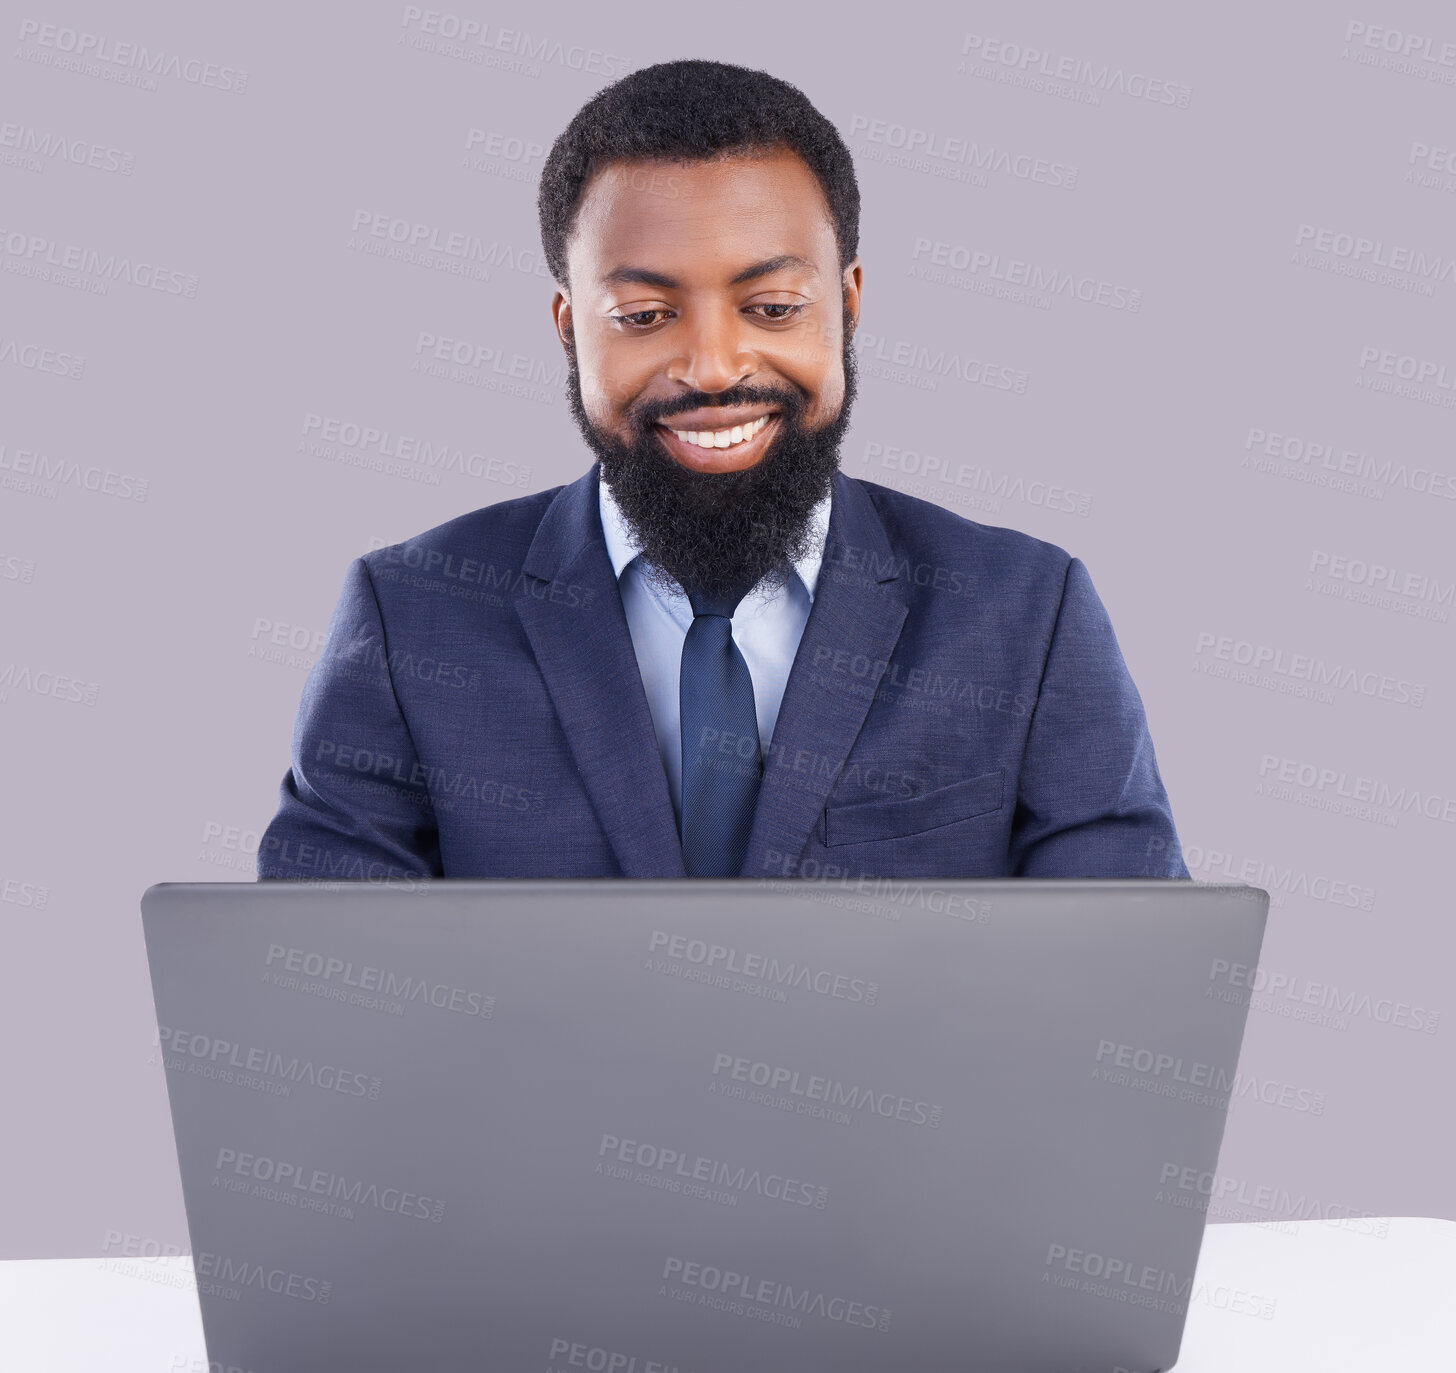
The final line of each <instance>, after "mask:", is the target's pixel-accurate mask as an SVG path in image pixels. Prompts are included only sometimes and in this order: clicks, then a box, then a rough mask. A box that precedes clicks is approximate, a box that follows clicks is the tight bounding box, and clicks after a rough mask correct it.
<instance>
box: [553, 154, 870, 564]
mask: <svg viewBox="0 0 1456 1373" xmlns="http://www.w3.org/2000/svg"><path fill="white" fill-rule="evenodd" d="M567 262H568V274H569V277H570V282H569V289H568V291H566V292H562V291H558V292H557V293H556V295H555V296H554V297H553V298H552V302H551V306H552V316H553V319H554V320H555V323H556V328H557V333H558V335H559V336H560V338H561V340H562V343H563V345H564V347H565V348H566V354H567V366H568V372H569V380H570V386H569V390H568V396H569V399H570V402H571V407H572V414H573V416H574V417H575V419H576V422H577V424H578V426H579V427H580V429H581V431H582V435H583V437H584V438H585V439H586V441H587V443H588V445H589V446H590V447H591V448H592V450H593V451H594V452H595V453H596V455H597V457H598V459H599V460H600V462H601V471H602V477H603V479H604V480H605V481H606V482H607V483H608V485H609V486H610V487H611V490H612V494H613V496H614V497H615V498H616V501H617V504H618V505H619V506H620V507H621V510H622V513H623V515H624V516H625V517H626V519H627V522H628V524H629V525H630V526H631V527H632V530H633V532H634V534H636V536H637V538H638V539H639V540H640V541H641V543H642V546H643V553H644V555H645V557H646V559H647V561H648V562H649V564H650V565H651V566H649V568H648V575H649V576H654V577H655V578H656V579H657V580H658V582H659V584H665V578H664V575H663V574H665V576H666V578H670V579H671V580H672V581H675V582H677V583H679V584H681V585H683V586H685V587H689V588H702V589H704V590H709V591H721V590H724V589H727V588H729V587H732V586H736V585H737V586H752V585H754V584H756V583H757V582H758V580H759V579H760V578H762V577H765V576H766V577H768V579H769V584H770V585H779V584H781V583H782V582H783V580H784V579H785V578H786V577H787V576H789V575H790V572H791V559H793V558H796V557H798V556H799V555H800V554H802V553H803V552H804V550H805V547H806V546H807V542H808V517H809V514H810V512H811V511H812V509H813V507H814V506H815V504H816V503H817V502H818V501H819V500H820V499H821V498H822V497H823V496H824V495H826V494H827V493H828V491H829V489H830V482H831V480H832V478H833V474H834V471H835V470H836V468H837V467H838V465H839V441H840V439H841V437H842V435H843V433H844V430H845V428H846V427H847V425H848V422H849V410H850V405H851V403H852V401H853V398H854V389H855V374H854V355H853V352H852V350H851V347H850V340H851V335H852V332H853V328H854V325H855V322H856V321H857V320H858V318H859V287H860V267H859V261H858V259H855V261H854V262H853V263H851V264H850V265H849V267H847V268H846V269H845V270H844V271H843V272H842V273H841V271H840V269H839V256H838V246H837V243H836V241H835V236H834V229H833V225H832V223H831V221H830V219H829V212H828V208H827V205H826V203H825V200H824V194H823V192H822V190H821V189H820V187H819V183H818V181H817V180H816V179H815V177H814V174H813V173H812V172H811V171H810V170H809V168H808V166H807V165H806V164H805V163H804V162H803V161H802V159H800V158H799V157H798V156H797V155H796V154H794V153H791V152H786V151H784V152H775V153H773V154H770V155H765V156H761V157H758V156H738V157H732V158H727V159H721V160H718V161H713V162H689V163H677V162H620V163H613V164H610V165H609V166H607V167H604V168H602V169H601V170H599V171H598V172H597V173H596V174H594V176H593V177H592V179H591V181H590V182H589V183H588V184H587V187H586V190H585V192H584V193H583V196H582V201H581V205H580V210H579V214H578V219H577V227H576V230H575V232H574V234H573V236H572V239H571V242H570V245H569V248H568V254H567ZM735 278H738V279H735ZM765 421H766V422H765ZM674 430H676V431H679V432H678V433H674V432H673V431H674ZM724 431H726V433H725V432H724ZM684 433H686V434H687V435H689V436H690V437H683V436H682V435H683V434H684ZM710 436H711V437H710ZM725 445H726V446H725Z"/></svg>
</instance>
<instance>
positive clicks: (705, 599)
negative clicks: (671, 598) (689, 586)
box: [688, 582, 753, 620]
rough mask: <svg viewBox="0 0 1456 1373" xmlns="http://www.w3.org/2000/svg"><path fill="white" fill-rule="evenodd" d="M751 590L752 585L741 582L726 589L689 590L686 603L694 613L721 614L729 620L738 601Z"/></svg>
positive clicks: (736, 607)
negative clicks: (716, 590)
mask: <svg viewBox="0 0 1456 1373" xmlns="http://www.w3.org/2000/svg"><path fill="white" fill-rule="evenodd" d="M752 590H753V585H751V584H745V583H742V582H740V583H739V584H738V585H737V586H734V587H731V588H730V589H729V590H727V591H719V592H712V591H699V590H689V591H688V603H689V604H690V605H691V606H692V608H693V614H694V615H722V616H723V617H724V618H725V619H728V620H731V619H732V618H733V612H734V611H735V610H737V609H738V604H739V602H740V601H742V599H743V598H744V597H745V596H746V595H748V593H749V592H750V591H752Z"/></svg>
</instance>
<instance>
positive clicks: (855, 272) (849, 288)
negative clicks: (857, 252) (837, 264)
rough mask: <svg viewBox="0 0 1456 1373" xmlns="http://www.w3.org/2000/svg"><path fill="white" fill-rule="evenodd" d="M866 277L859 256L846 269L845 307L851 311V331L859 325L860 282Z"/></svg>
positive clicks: (844, 279)
mask: <svg viewBox="0 0 1456 1373" xmlns="http://www.w3.org/2000/svg"><path fill="white" fill-rule="evenodd" d="M863 277H864V269H863V268H862V267H861V265H860V260H859V258H858V257H856V258H855V259H854V261H853V262H851V263H850V264H849V266H848V267H846V268H845V269H844V277H843V284H844V308H845V309H846V310H848V311H849V318H850V321H851V327H850V332H851V333H853V332H854V329H855V328H856V327H857V326H858V325H859V291H860V283H861V281H862V280H863Z"/></svg>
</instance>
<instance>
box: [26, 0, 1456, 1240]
mask: <svg viewBox="0 0 1456 1373" xmlns="http://www.w3.org/2000/svg"><path fill="white" fill-rule="evenodd" d="M445 4H446V5H447V6H449V5H453V6H454V7H453V8H443V9H433V8H429V7H428V6H426V5H415V4H403V3H384V0H360V2H359V3H350V4H347V5H345V4H339V3H335V4H329V5H304V6H297V5H282V4H262V5H249V6H234V7H230V8H226V9H224V10H216V9H213V8H210V7H198V6H193V5H184V4H180V3H169V2H164V0H154V2H153V3H150V4H142V5H131V6H126V7H123V8H121V9H118V8H117V7H115V6H112V5H106V4H102V3H99V0H66V2H65V3H62V4H59V5H41V4H39V3H35V4H31V3H29V2H28V0H22V2H21V3H8V2H7V3H6V4H5V5H4V6H3V9H0V32H3V36H4V39H5V43H4V51H3V53H0V614H3V634H0V729H3V733H4V753H3V756H4V773H5V787H4V816H3V826H0V835H3V839H0V848H3V859H0V895H3V901H0V950H3V953H0V960H3V967H4V970H5V982H4V988H5V990H4V996H3V998H0V1001H3V1006H4V1017H5V1033H4V1036H3V1043H4V1050H3V1052H4V1058H5V1103H4V1104H5V1108H6V1118H7V1122H8V1124H7V1128H6V1129H5V1131H4V1133H3V1142H0V1150H3V1154H4V1162H3V1180H4V1186H5V1189H6V1193H7V1198H8V1200H7V1205H6V1220H5V1224H4V1226H3V1230H0V1256H4V1257H12V1256H14V1257H20V1256H25V1257H46V1256H66V1255H86V1254H98V1253H103V1252H107V1251H108V1248H110V1249H111V1251H112V1252H115V1251H116V1250H117V1248H118V1246H117V1244H116V1243H115V1237H116V1236H118V1235H121V1236H129V1237H132V1239H130V1240H128V1241H127V1244H129V1245H131V1246H132V1247H131V1249H130V1250H129V1252H137V1251H138V1246H141V1245H146V1246H152V1245H155V1246H159V1247H163V1248H165V1247H167V1246H178V1247H181V1248H182V1249H184V1250H185V1247H186V1227H185V1222H184V1217H183V1211H182V1206H181V1196H180V1191H179V1188H178V1182H177V1175H176V1167H175V1160H174V1156H173V1153H172V1145H171V1134H170V1130H171V1126H170V1120H169V1115H168V1108H167V1097H166V1083H165V1080H164V1075H163V1069H162V1066H161V1062H160V1057H159V1049H158V1045H157V1043H156V1024H155V1017H154V1012H153V1007H152V1000H151V992H150V985H149V981H148V973H147V965H146V958H145V949H144V945H143V941H142V929H141V923H140V919H139V915H138V899H139V897H140V895H141V893H142V891H143V890H144V889H145V888H146V887H147V886H148V885H150V884H152V883H155V882H162V881H170V882H209V881H233V882H236V881H251V880H252V879H253V876H254V872H255V861H256V850H257V846H258V842H259V836H260V834H261V832H262V830H263V829H264V827H265V826H266V825H267V822H268V820H269V819H270V817H271V816H272V814H273V811H274V808H275V806H276V804H277V800H278V786H279V782H280V780H281V778H282V776H283V774H284V772H285V770H286V769H287V767H288V762H289V737H290V733H291V731H292V726H293V720H294V714H295V711H296V709H297V707H298V703H299V695H300V691H301V689H302V687H303V684H304V681H305V678H306V676H307V673H308V670H309V668H310V666H311V665H312V663H313V662H314V661H315V658H316V657H317V654H318V652H319V649H320V646H321V644H322V642H323V637H324V633H325V629H326V627H327V624H328V620H329V615H330V613H331V611H332V608H333V606H334V603H335V601H336V599H337V597H338V595H339V592H340V589H341V587H342V585H343V579H344V573H345V570H346V568H347V567H348V565H349V563H350V562H351V561H352V560H353V559H354V558H355V557H356V556H358V555H359V554H361V553H363V552H365V551H367V550H370V549H375V548H380V547H383V546H385V545H388V544H393V543H395V542H397V541H399V540H402V539H404V538H406V537H408V536H410V535H413V534H416V533H418V532H420V531H423V530H425V529H427V528H430V527H431V526H433V525H436V524H439V523H442V522H443V521H445V520H447V519H450V518H452V517H454V516H456V515H458V514H461V513H464V512H466V511H469V510H473V509H476V508H478V507H481V506H484V505H489V504H492V503H495V502H497V501H505V500H510V499H512V498H515V497H519V496H523V495H527V494H529V493H532V492H538V491H542V490H546V489H548V488H551V487H555V486H558V485H560V484H562V483H565V482H569V481H572V480H574V479H575V478H576V477H578V476H580V475H581V474H582V473H583V472H584V471H586V469H587V467H588V466H589V465H590V462H591V460H592V458H591V454H590V453H589V451H588V449H587V448H586V446H585V445H584V443H583V442H582V440H581V437H580V435H579V433H578V432H577V430H576V428H575V426H574V425H573V423H572V420H571V416H570V414H569V411H568V408H567V402H566V385H567V372H566V365H565V359H564V357H563V355H562V351H561V348H560V345H559V343H558V341H557V339H556V336H555V334H554V333H553V329H552V324H551V318H550V314H549V302H550V297H551V293H552V290H553V289H554V288H553V283H552V281H551V278H550V276H549V273H548V272H547V269H546V266H545V263H544V261H543V259H542V254H541V245H540V237H539V233H538V225H537V218H536V200H535V197H536V185H537V180H538V177H539V174H540V169H541V165H542V160H543V157H544V154H545V151H546V150H547V149H548V148H549V147H550V146H551V143H552V141H553V140H554V139H555V137H556V136H557V134H558V133H559V132H560V131H561V129H562V128H563V127H564V125H565V124H566V122H567V121H568V120H569V119H570V118H571V116H572V115H573V114H574V113H575V111H576V110H577V109H578V108H579V107H580V105H581V104H582V103H583V102H584V101H585V100H587V99H588V98H589V97H590V96H591V95H592V94H593V93H594V92H595V91H597V90H598V89H600V88H601V87H602V86H604V85H606V84H608V83H609V82H611V81H613V80H615V79H616V78H617V77H619V76H622V75H625V74H626V73H627V72H629V71H631V70H634V69H636V68H638V67H641V66H645V65H648V64H650V63H654V62H659V61H664V60H667V59H670V58H676V57H712V58H717V59H720V60H723V61H729V62H735V63H740V64H743V65H747V66H755V67H761V68H764V69H765V70H768V71H770V72H771V73H773V74H774V75H776V76H780V77H783V78H785V79H787V80H789V81H792V82H793V83H794V84H796V85H798V86H799V87H800V88H801V89H802V90H803V91H804V92H805V93H806V94H807V95H808V97H809V98H810V99H811V100H812V101H813V102H814V103H815V104H816V106H817V107H818V108H819V109H820V110H822V111H823V112H824V114H826V115H827V116H828V117H829V118H830V119H831V120H833V121H834V123H835V125H836V126H837V128H838V129H839V130H840V131H841V133H842V135H843V137H844V139H845V140H846V142H847V144H848V145H849V147H850V149H851V151H852V152H853V154H854V158H855V163H856V168H857V173H858V177H859V183H860V189H861V194H862V198H863V219H862V224H861V240H860V258H861V262H862V264H863V296H862V313H861V318H860V326H859V329H858V331H857V334H856V338H855V349H856V352H857V357H858V360H859V374H860V391H859V396H858V399H857V401H856V404H855V410H854V414H853V421H852V424H851V427H850V429H849V432H848V436H847V438H846V441H845V444H844V447H843V450H842V467H843V469H844V471H846V472H847V473H848V474H849V475H851V476H854V477H859V478H863V479H865V480H867V481H871V482H877V483H880V484H882V485H884V486H889V487H894V488H896V489H897V490H900V491H904V492H908V493H911V494H913V495H916V496H921V497H923V498H925V499H927V500H930V501H934V502H936V503H938V504H940V505H942V506H944V507H946V508H948V509H950V510H953V511H955V512H957V513H959V514H961V515H963V516H965V517H966V518H967V519H969V520H974V521H979V522H981V523H983V524H990V525H1009V526H1012V527H1014V528H1017V529H1020V530H1024V531H1026V532H1027V533H1030V534H1032V535H1035V536H1036V537H1037V538H1040V539H1044V540H1048V541H1050V542H1052V543H1055V544H1057V545H1059V546H1061V547H1062V548H1064V549H1066V550H1067V551H1068V552H1070V553H1072V554H1075V555H1076V556H1077V557H1079V558H1081V559H1082V560H1083V562H1084V563H1085V564H1086V566H1087V568H1088V570H1089V572H1090V574H1091V577H1092V579H1093V582H1094V584H1095V586H1096V588H1097V591H1098V593H1099V595H1100V596H1101V598H1102V600H1103V602H1104V604H1105V605H1106V607H1107V609H1108V613H1109V615H1110V617H1111V620H1112V623H1113V626H1114V628H1115V630H1116V632H1117V635H1118V640H1119V643H1120V645H1121V648H1122V651H1123V654H1124V656H1125V658H1126V660H1127V663H1128V666H1129V668H1130V670H1131V672H1132V675H1133V678H1134V680H1135V682H1136V683H1137V685H1138V687H1139V689H1140V691H1141V694H1142V697H1143V701H1144V704H1145V706H1146V709H1147V713H1148V718H1149V724H1150V727H1151V731H1152V735H1153V739H1154V741H1155V743H1156V747H1157V754H1158V761H1159V765H1160V768H1161V771H1162V775H1163V779H1164V781H1165V783H1166V786H1167V789H1168V793H1169V796H1170V799H1171V802H1172V807H1173V812H1174V817H1175V820H1176V822H1177V824H1178V828H1179V831H1180V834H1181V837H1182V842H1183V846H1184V855H1185V857H1186V860H1187V864H1188V867H1189V870H1190V871H1191V873H1192V875H1193V876H1194V878H1195V879H1197V880H1201V881H1228V880H1237V881H1246V882H1250V883H1253V884H1255V885H1258V886H1261V887H1265V888H1267V889H1268V890H1269V892H1270V893H1271V896H1272V907H1271V910H1270V917H1269V925H1268V935H1267V939H1266V941H1265V947H1264V957H1263V964H1262V967H1261V968H1260V970H1259V972H1258V973H1257V974H1254V973H1253V972H1251V971H1250V970H1242V971H1240V970H1235V969H1230V970H1226V971H1224V972H1222V973H1220V974H1217V975H1213V976H1211V977H1210V985H1209V988H1208V994H1209V995H1210V996H1221V995H1222V996H1232V995H1238V994H1239V992H1240V991H1241V990H1242V989H1243V988H1244V987H1245V985H1247V984H1248V983H1253V984H1254V986H1253V990H1254V1000H1253V1008H1252V1011H1251V1013H1250V1019H1249V1028H1248V1033H1247V1038H1246V1041H1245V1048H1244V1056H1243V1062H1242V1066H1241V1071H1240V1077H1239V1081H1238V1082H1237V1083H1236V1085H1235V1088H1234V1092H1233V1105H1232V1113H1231V1116H1230V1119H1229V1125H1228V1131H1227V1135H1226V1138H1225V1144H1224V1150H1223V1158H1222V1164H1221V1170H1220V1175H1219V1178H1218V1179H1217V1180H1216V1181H1215V1180H1212V1179H1209V1180H1206V1181H1205V1180H1199V1181H1195V1182H1191V1183H1189V1182H1186V1180H1185V1182H1183V1183H1180V1182H1178V1181H1176V1180H1175V1181H1174V1183H1173V1184H1172V1185H1174V1186H1183V1187H1184V1190H1185V1191H1188V1192H1198V1191H1200V1190H1202V1191H1203V1192H1204V1195H1207V1193H1208V1192H1209V1191H1211V1192H1212V1193H1213V1201H1212V1206H1211V1209H1210V1216H1211V1218H1212V1219H1213V1220H1216V1221H1220V1220H1241V1219H1242V1220H1264V1221H1274V1222H1283V1221H1291V1220H1298V1219H1306V1218H1309V1217H1311V1216H1329V1217H1344V1216H1349V1217H1352V1218H1356V1219H1358V1218H1360V1217H1365V1216H1390V1215H1422V1216H1435V1217H1445V1218H1456V1182H1453V1179H1452V1173H1451V1169H1450V1165H1449V1153H1450V1141H1451V1127H1452V1107H1451V1104H1450V1091H1449V1087H1450V1083H1451V1077H1452V1052H1451V1046H1452V1042H1453V1037H1456V1013H1453V1005H1452V1002H1453V992H1452V975H1451V969H1452V967H1453V964H1456V932H1453V930H1456V922H1453V919H1452V901H1451V897H1450V894H1449V893H1450V881H1451V877H1450V872H1451V859H1452V855H1453V852H1456V845H1453V840H1456V728H1453V725H1452V720H1453V706H1456V553H1453V544H1452V539H1451V531H1452V528H1453V518H1452V517H1453V513H1456V445H1453V434H1456V234H1453V232H1452V229H1453V225H1456V118H1453V111H1456V13H1453V11H1452V10H1451V8H1450V7H1449V5H1445V4H1438V3H1434V0H1429V2H1427V3H1416V2H1415V0H1412V2H1411V3H1398V4H1395V5H1380V6H1375V5H1369V4H1356V5H1354V6H1351V7H1345V8H1341V9H1338V10H1335V9H1331V8H1330V7H1329V6H1327V5H1321V4H1318V3H1315V2H1314V0H1300V2H1299V3H1293V4H1288V3H1286V4H1281V5H1277V6H1272V7H1271V6H1268V5H1263V4H1255V3H1253V0H1235V3H1233V4H1231V5H1223V6H1217V7H1212V8H1209V7H1204V8H1202V9H1189V8H1187V7H1173V8H1170V7H1168V6H1165V5H1155V4H1150V3H1147V4H1125V5H1121V6H1113V7H1107V6H1098V7H1090V8H1089V7H1087V6H1083V5H1079V4H1070V3H1065V4H1061V5H1059V6H1053V7H1046V6H1041V7H1037V8H1036V9H1035V11H1028V9H1027V8H1026V7H1025V6H1023V5H1015V4H1011V3H1007V2H1006V0H996V3H988V4H978V5H972V6H966V5H963V4H949V3H946V4H935V5H931V4H910V5H891V6H870V7H866V8H864V9H862V10H859V11H856V12H851V11H833V10H831V11H828V12H822V13H820V12H811V11H810V10H809V9H808V8H807V7H792V6H785V5H780V4H763V3H759V2H758V0H750V3H748V4H746V5H740V6H735V7H734V8H733V10H732V12H731V16H725V15H723V14H718V13H716V12H715V13H711V14H710V13H708V12H706V11H703V12H699V11H695V10H692V9H684V8H683V7H681V6H677V5H666V4H633V5H629V6H615V7H614V6H605V7H603V6H586V5H582V6H580V7H579V8H576V9H574V10H573V9H570V8H568V7H566V6H563V5H552V6H539V5H526V4H519V3H517V4H513V5H508V6H506V7H505V8H502V7H499V6H491V7H484V6H478V5H473V4H469V3H464V2H463V0H462V3H460V4H458V5H456V4H455V0H445ZM976 670H977V667H976V663H975V662H974V661H969V660H968V661H967V662H966V664H965V675H966V681H967V683H974V682H975V680H976V677H975V674H976ZM906 689H907V690H909V689H910V687H909V686H908V685H907V688H906ZM938 689H944V687H943V684H942V686H941V687H940V688H938ZM479 724H480V728H481V729H482V730H489V729H491V728H492V721H491V719H490V718H489V715H488V713H486V714H483V715H482V718H481V720H480V722H479ZM1024 993H1025V1000H1024V1014H1025V1017H1026V1021H1027V1023H1028V1024H1030V1023H1032V1022H1034V1021H1035V1020H1036V1018H1037V1017H1038V1015H1039V1014H1040V1013H1041V1003H1040V995H1041V994H1040V991H1039V989H1038V988H1037V987H1036V986H1027V987H1026V988H1025V989H1024ZM1007 1032H1008V1034H1013V1035H1014V1034H1015V1032H1016V1027H1015V1026H1014V1025H1013V1026H1008V1027H1007ZM1367 1230H1368V1232H1369V1233H1370V1234H1371V1242H1372V1243H1374V1242H1379V1232H1378V1229H1377V1228H1376V1227H1373V1226H1369V1227H1367Z"/></svg>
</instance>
